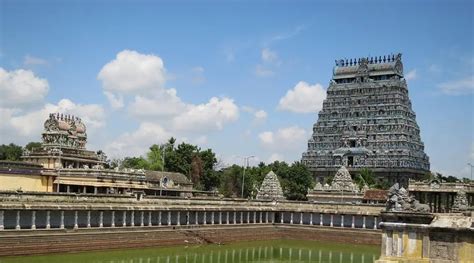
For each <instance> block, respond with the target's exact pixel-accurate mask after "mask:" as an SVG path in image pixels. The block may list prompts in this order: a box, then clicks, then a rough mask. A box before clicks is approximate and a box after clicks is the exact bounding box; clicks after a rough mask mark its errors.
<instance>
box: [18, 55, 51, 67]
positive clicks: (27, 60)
mask: <svg viewBox="0 0 474 263" xmlns="http://www.w3.org/2000/svg"><path fill="white" fill-rule="evenodd" d="M48 64H49V63H48V61H47V60H46V59H42V58H38V57H33V56H30V55H26V56H25V57H24V58H23V65H25V66H36V65H48Z"/></svg>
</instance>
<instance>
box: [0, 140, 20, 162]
mask: <svg viewBox="0 0 474 263" xmlns="http://www.w3.org/2000/svg"><path fill="white" fill-rule="evenodd" d="M22 153H23V149H22V148H21V146H18V145H16V144H14V143H10V144H8V145H6V144H2V145H0V160H8V161H19V160H20V159H21V158H20V157H21V155H22Z"/></svg>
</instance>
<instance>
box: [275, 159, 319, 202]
mask: <svg viewBox="0 0 474 263" xmlns="http://www.w3.org/2000/svg"><path fill="white" fill-rule="evenodd" d="M282 169H283V170H282ZM282 169H281V170H280V171H281V172H280V174H278V173H277V174H278V175H279V176H280V178H281V184H282V188H283V193H284V195H285V196H286V198H288V199H289V200H307V198H306V194H308V188H311V187H312V184H313V177H312V175H311V172H310V171H309V170H308V168H307V167H306V166H305V165H304V164H302V163H301V162H294V163H293V164H292V165H291V166H287V168H286V169H285V168H282Z"/></svg>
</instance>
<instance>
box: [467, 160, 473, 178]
mask: <svg viewBox="0 0 474 263" xmlns="http://www.w3.org/2000/svg"><path fill="white" fill-rule="evenodd" d="M467 165H469V166H470V167H471V182H472V167H474V165H472V164H471V163H467Z"/></svg>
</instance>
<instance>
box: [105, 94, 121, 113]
mask: <svg viewBox="0 0 474 263" xmlns="http://www.w3.org/2000/svg"><path fill="white" fill-rule="evenodd" d="M104 95H105V96H106V97H107V100H108V101H109V103H110V106H112V108H113V109H120V108H123V106H124V102H123V96H122V95H121V94H117V95H115V94H113V93H112V92H109V91H104Z"/></svg>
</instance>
